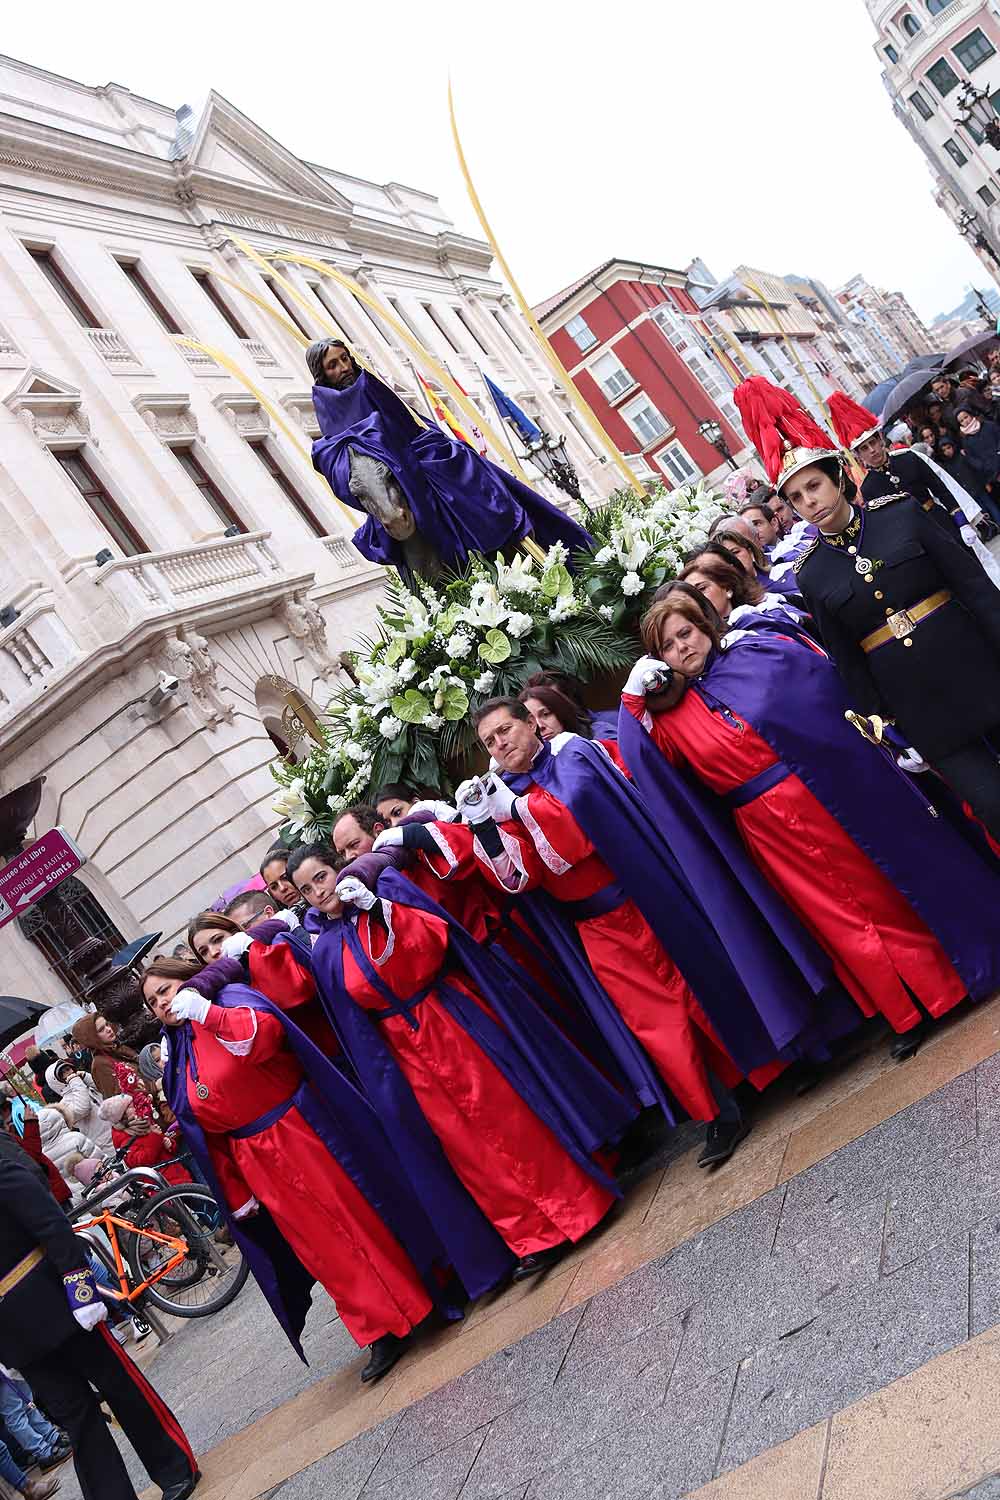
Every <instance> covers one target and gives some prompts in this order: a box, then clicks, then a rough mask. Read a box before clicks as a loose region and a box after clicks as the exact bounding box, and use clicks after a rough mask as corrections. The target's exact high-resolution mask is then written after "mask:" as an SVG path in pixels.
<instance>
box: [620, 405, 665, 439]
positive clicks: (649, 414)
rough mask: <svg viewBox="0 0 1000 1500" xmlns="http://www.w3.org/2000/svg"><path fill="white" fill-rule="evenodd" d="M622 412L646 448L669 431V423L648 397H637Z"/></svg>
mask: <svg viewBox="0 0 1000 1500" xmlns="http://www.w3.org/2000/svg"><path fill="white" fill-rule="evenodd" d="M621 410H622V416H623V417H624V418H625V420H626V422H627V423H628V425H629V426H630V427H631V429H632V431H633V432H634V433H635V435H636V437H637V438H638V439H639V441H640V443H641V444H642V446H643V447H644V448H645V447H646V446H647V445H648V444H649V443H655V442H656V439H657V438H658V437H662V436H663V434H664V433H665V432H666V430H667V423H666V422H665V421H664V419H663V417H662V416H661V415H660V413H659V412H658V411H657V409H656V407H655V406H654V405H653V403H652V402H651V401H650V399H649V397H648V396H637V397H636V399H635V400H634V401H630V402H629V404H628V405H627V406H623V407H622V409H621Z"/></svg>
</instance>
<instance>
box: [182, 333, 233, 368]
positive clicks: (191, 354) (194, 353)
mask: <svg viewBox="0 0 1000 1500" xmlns="http://www.w3.org/2000/svg"><path fill="white" fill-rule="evenodd" d="M183 337H184V335H183V334H173V335H172V338H173V341H174V345H175V347H176V348H177V349H179V350H180V352H181V353H182V354H183V356H184V358H185V359H186V360H187V362H188V364H189V365H190V366H191V367H192V369H194V370H195V371H197V373H198V374H199V375H212V374H216V373H218V374H221V373H222V372H221V370H219V366H218V365H217V364H216V362H215V360H214V359H213V358H212V356H211V355H210V354H205V353H204V352H203V351H202V350H201V349H192V348H191V345H190V344H184V343H182V342H181V339H182V338H183Z"/></svg>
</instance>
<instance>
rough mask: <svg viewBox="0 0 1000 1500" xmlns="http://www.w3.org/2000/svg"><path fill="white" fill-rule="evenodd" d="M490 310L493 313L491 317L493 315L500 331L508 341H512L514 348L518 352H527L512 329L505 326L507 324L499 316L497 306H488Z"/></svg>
mask: <svg viewBox="0 0 1000 1500" xmlns="http://www.w3.org/2000/svg"><path fill="white" fill-rule="evenodd" d="M490 312H491V313H492V314H493V317H494V319H495V321H496V324H497V327H498V328H499V329H500V331H501V333H503V334H504V335H505V337H506V338H507V339H508V340H509V341H510V343H512V344H513V345H514V348H515V349H516V350H517V351H518V352H519V353H520V354H527V352H528V351H527V350H526V349H525V347H524V345H523V344H522V343H521V340H520V339H519V338H516V337H515V335H514V332H513V330H512V329H510V328H508V327H507V324H506V323H505V322H504V320H503V318H502V317H501V316H500V313H499V310H498V309H497V308H495V307H491V308H490Z"/></svg>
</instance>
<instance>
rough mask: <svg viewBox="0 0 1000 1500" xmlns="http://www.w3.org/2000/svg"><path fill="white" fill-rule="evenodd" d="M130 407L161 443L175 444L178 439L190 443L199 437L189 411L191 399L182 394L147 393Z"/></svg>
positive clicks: (195, 421)
mask: <svg viewBox="0 0 1000 1500" xmlns="http://www.w3.org/2000/svg"><path fill="white" fill-rule="evenodd" d="M132 405H133V406H134V407H135V409H136V411H137V412H138V413H139V415H140V416H141V417H142V420H143V421H144V422H145V423H146V426H147V427H148V428H149V430H150V431H151V432H155V434H156V436H157V437H158V438H159V439H160V441H161V442H163V443H170V442H175V441H176V440H177V439H179V438H181V439H183V440H184V441H185V442H190V441H191V440H192V439H193V438H199V437H201V433H200V432H199V431H198V423H197V420H196V419H195V416H194V413H193V412H192V411H191V398H190V396H188V395H186V394H184V393H179V394H169V393H163V394H158V393H153V392H149V393H147V394H146V395H143V396H136V397H135V399H134V400H133V402H132Z"/></svg>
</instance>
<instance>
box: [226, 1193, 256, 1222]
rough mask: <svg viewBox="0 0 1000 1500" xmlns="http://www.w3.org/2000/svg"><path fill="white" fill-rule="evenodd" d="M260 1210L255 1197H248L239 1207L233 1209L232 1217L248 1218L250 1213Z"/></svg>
mask: <svg viewBox="0 0 1000 1500" xmlns="http://www.w3.org/2000/svg"><path fill="white" fill-rule="evenodd" d="M259 1212H260V1204H259V1203H258V1202H257V1199H256V1198H248V1199H247V1201H246V1202H245V1203H244V1204H243V1206H242V1207H241V1208H237V1209H234V1210H233V1218H234V1219H249V1218H250V1217H251V1215H252V1214H256V1213H259Z"/></svg>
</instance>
